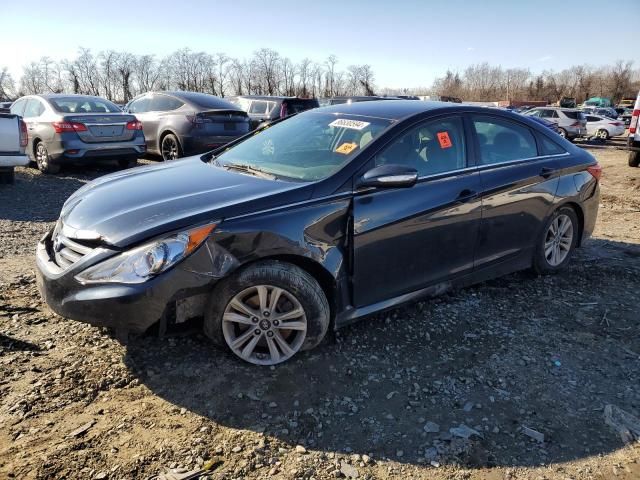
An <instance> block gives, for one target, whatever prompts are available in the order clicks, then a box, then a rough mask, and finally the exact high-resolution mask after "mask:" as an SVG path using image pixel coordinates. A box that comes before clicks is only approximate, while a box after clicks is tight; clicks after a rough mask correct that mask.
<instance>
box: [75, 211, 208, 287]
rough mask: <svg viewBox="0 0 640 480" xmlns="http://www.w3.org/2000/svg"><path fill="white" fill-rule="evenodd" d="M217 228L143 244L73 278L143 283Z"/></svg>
mask: <svg viewBox="0 0 640 480" xmlns="http://www.w3.org/2000/svg"><path fill="white" fill-rule="evenodd" d="M215 227H216V225H215V224H209V225H204V226H202V227H197V228H193V229H191V230H186V231H184V232H180V233H176V234H173V235H169V236H168V237H165V238H162V239H159V240H155V241H153V242H149V243H146V244H144V245H142V246H140V247H136V248H134V249H132V250H129V251H127V252H123V253H121V254H119V255H116V256H115V257H112V258H109V259H107V260H105V261H104V262H100V263H98V264H97V265H94V266H92V267H89V268H87V269H86V270H84V271H83V272H81V273H79V274H78V275H76V277H75V278H76V280H78V281H79V282H80V283H142V282H145V281H147V280H149V279H150V278H151V277H153V276H155V275H158V274H159V273H162V272H164V271H166V270H168V269H169V268H171V267H172V266H174V265H175V264H176V263H178V262H180V261H181V260H183V259H185V258H186V257H187V256H189V255H190V254H191V253H193V252H194V251H195V250H196V249H197V248H198V247H199V246H200V245H201V244H202V243H203V242H204V241H205V240H206V239H207V237H208V236H209V234H210V233H211V232H212V231H213V229H214V228H215Z"/></svg>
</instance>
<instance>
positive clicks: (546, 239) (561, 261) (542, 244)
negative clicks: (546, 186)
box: [533, 207, 580, 275]
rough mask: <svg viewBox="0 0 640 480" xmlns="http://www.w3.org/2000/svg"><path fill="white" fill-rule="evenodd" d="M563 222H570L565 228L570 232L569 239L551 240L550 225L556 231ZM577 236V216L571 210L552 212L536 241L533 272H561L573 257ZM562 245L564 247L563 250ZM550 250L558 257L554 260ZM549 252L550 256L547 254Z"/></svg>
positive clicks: (564, 208) (544, 273) (561, 209)
mask: <svg viewBox="0 0 640 480" xmlns="http://www.w3.org/2000/svg"><path fill="white" fill-rule="evenodd" d="M564 221H569V222H570V227H566V228H567V229H570V231H571V236H570V239H568V237H567V236H560V237H555V238H553V235H554V234H553V231H552V229H551V227H552V225H553V226H554V228H555V230H556V231H557V230H558V228H557V227H558V225H560V226H562V225H563V223H564ZM560 230H561V229H560ZM567 231H568V230H567ZM579 234H580V229H579V224H578V216H577V215H576V212H575V210H573V208H571V207H560V208H559V209H557V210H556V211H555V212H553V214H552V215H551V216H550V217H549V218H548V219H547V221H546V222H545V225H544V228H543V229H542V232H541V233H540V235H539V237H538V239H537V241H536V247H535V251H534V254H533V270H534V271H535V272H536V273H537V274H539V275H546V274H550V273H556V272H558V271H560V270H562V269H563V268H564V267H565V266H566V265H567V263H568V262H569V260H570V259H571V257H572V256H573V252H574V250H575V248H576V245H577V244H578V235H579ZM562 238H564V242H563V241H562ZM549 243H551V244H552V245H551V247H549ZM556 245H558V249H557V250H556V247H555V246H556ZM562 245H565V248H563V247H562ZM550 249H551V250H556V254H558V256H556V257H555V258H554V257H553V253H554V252H553V251H551V250H550ZM550 251H551V254H549V252H550ZM558 252H563V253H564V256H563V257H561V256H560V254H559V253H558Z"/></svg>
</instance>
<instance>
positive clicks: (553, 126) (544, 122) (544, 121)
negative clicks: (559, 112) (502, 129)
mask: <svg viewBox="0 0 640 480" xmlns="http://www.w3.org/2000/svg"><path fill="white" fill-rule="evenodd" d="M516 113H518V112H516ZM529 118H530V119H531V120H533V121H534V122H538V123H540V124H541V125H544V126H545V127H547V128H548V129H549V130H551V131H552V132H553V133H557V134H560V129H559V128H558V124H557V123H556V122H552V121H551V120H549V119H547V118H541V117H537V116H535V115H530V116H529Z"/></svg>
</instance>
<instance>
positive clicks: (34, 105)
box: [22, 97, 53, 152]
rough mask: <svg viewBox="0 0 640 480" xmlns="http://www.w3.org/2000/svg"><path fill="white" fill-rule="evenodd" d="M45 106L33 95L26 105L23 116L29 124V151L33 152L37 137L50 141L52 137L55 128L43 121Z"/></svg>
mask: <svg viewBox="0 0 640 480" xmlns="http://www.w3.org/2000/svg"><path fill="white" fill-rule="evenodd" d="M44 111H45V108H44V105H43V104H42V101H40V100H39V99H38V98H35V97H31V98H29V99H28V100H27V102H26V105H25V107H24V112H23V114H22V118H23V120H24V123H26V124H27V134H28V136H29V139H28V143H27V152H33V141H34V140H35V139H39V140H42V141H43V142H45V144H46V142H48V141H50V140H51V139H52V135H53V129H52V128H51V125H47V124H45V123H44V122H42V118H41V117H42V114H43V113H44Z"/></svg>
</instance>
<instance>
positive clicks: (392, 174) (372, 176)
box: [356, 165, 418, 188]
mask: <svg viewBox="0 0 640 480" xmlns="http://www.w3.org/2000/svg"><path fill="white" fill-rule="evenodd" d="M417 180H418V171H417V170H416V169H414V168H410V167H405V166H404V165H380V166H379V167H374V168H372V169H371V170H369V171H368V172H366V173H365V174H364V175H363V176H362V177H361V178H360V179H359V180H358V182H357V185H356V186H357V187H358V188H363V187H378V188H389V187H395V188H398V187H405V188H406V187H412V186H413V185H415V183H416V181H417Z"/></svg>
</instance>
